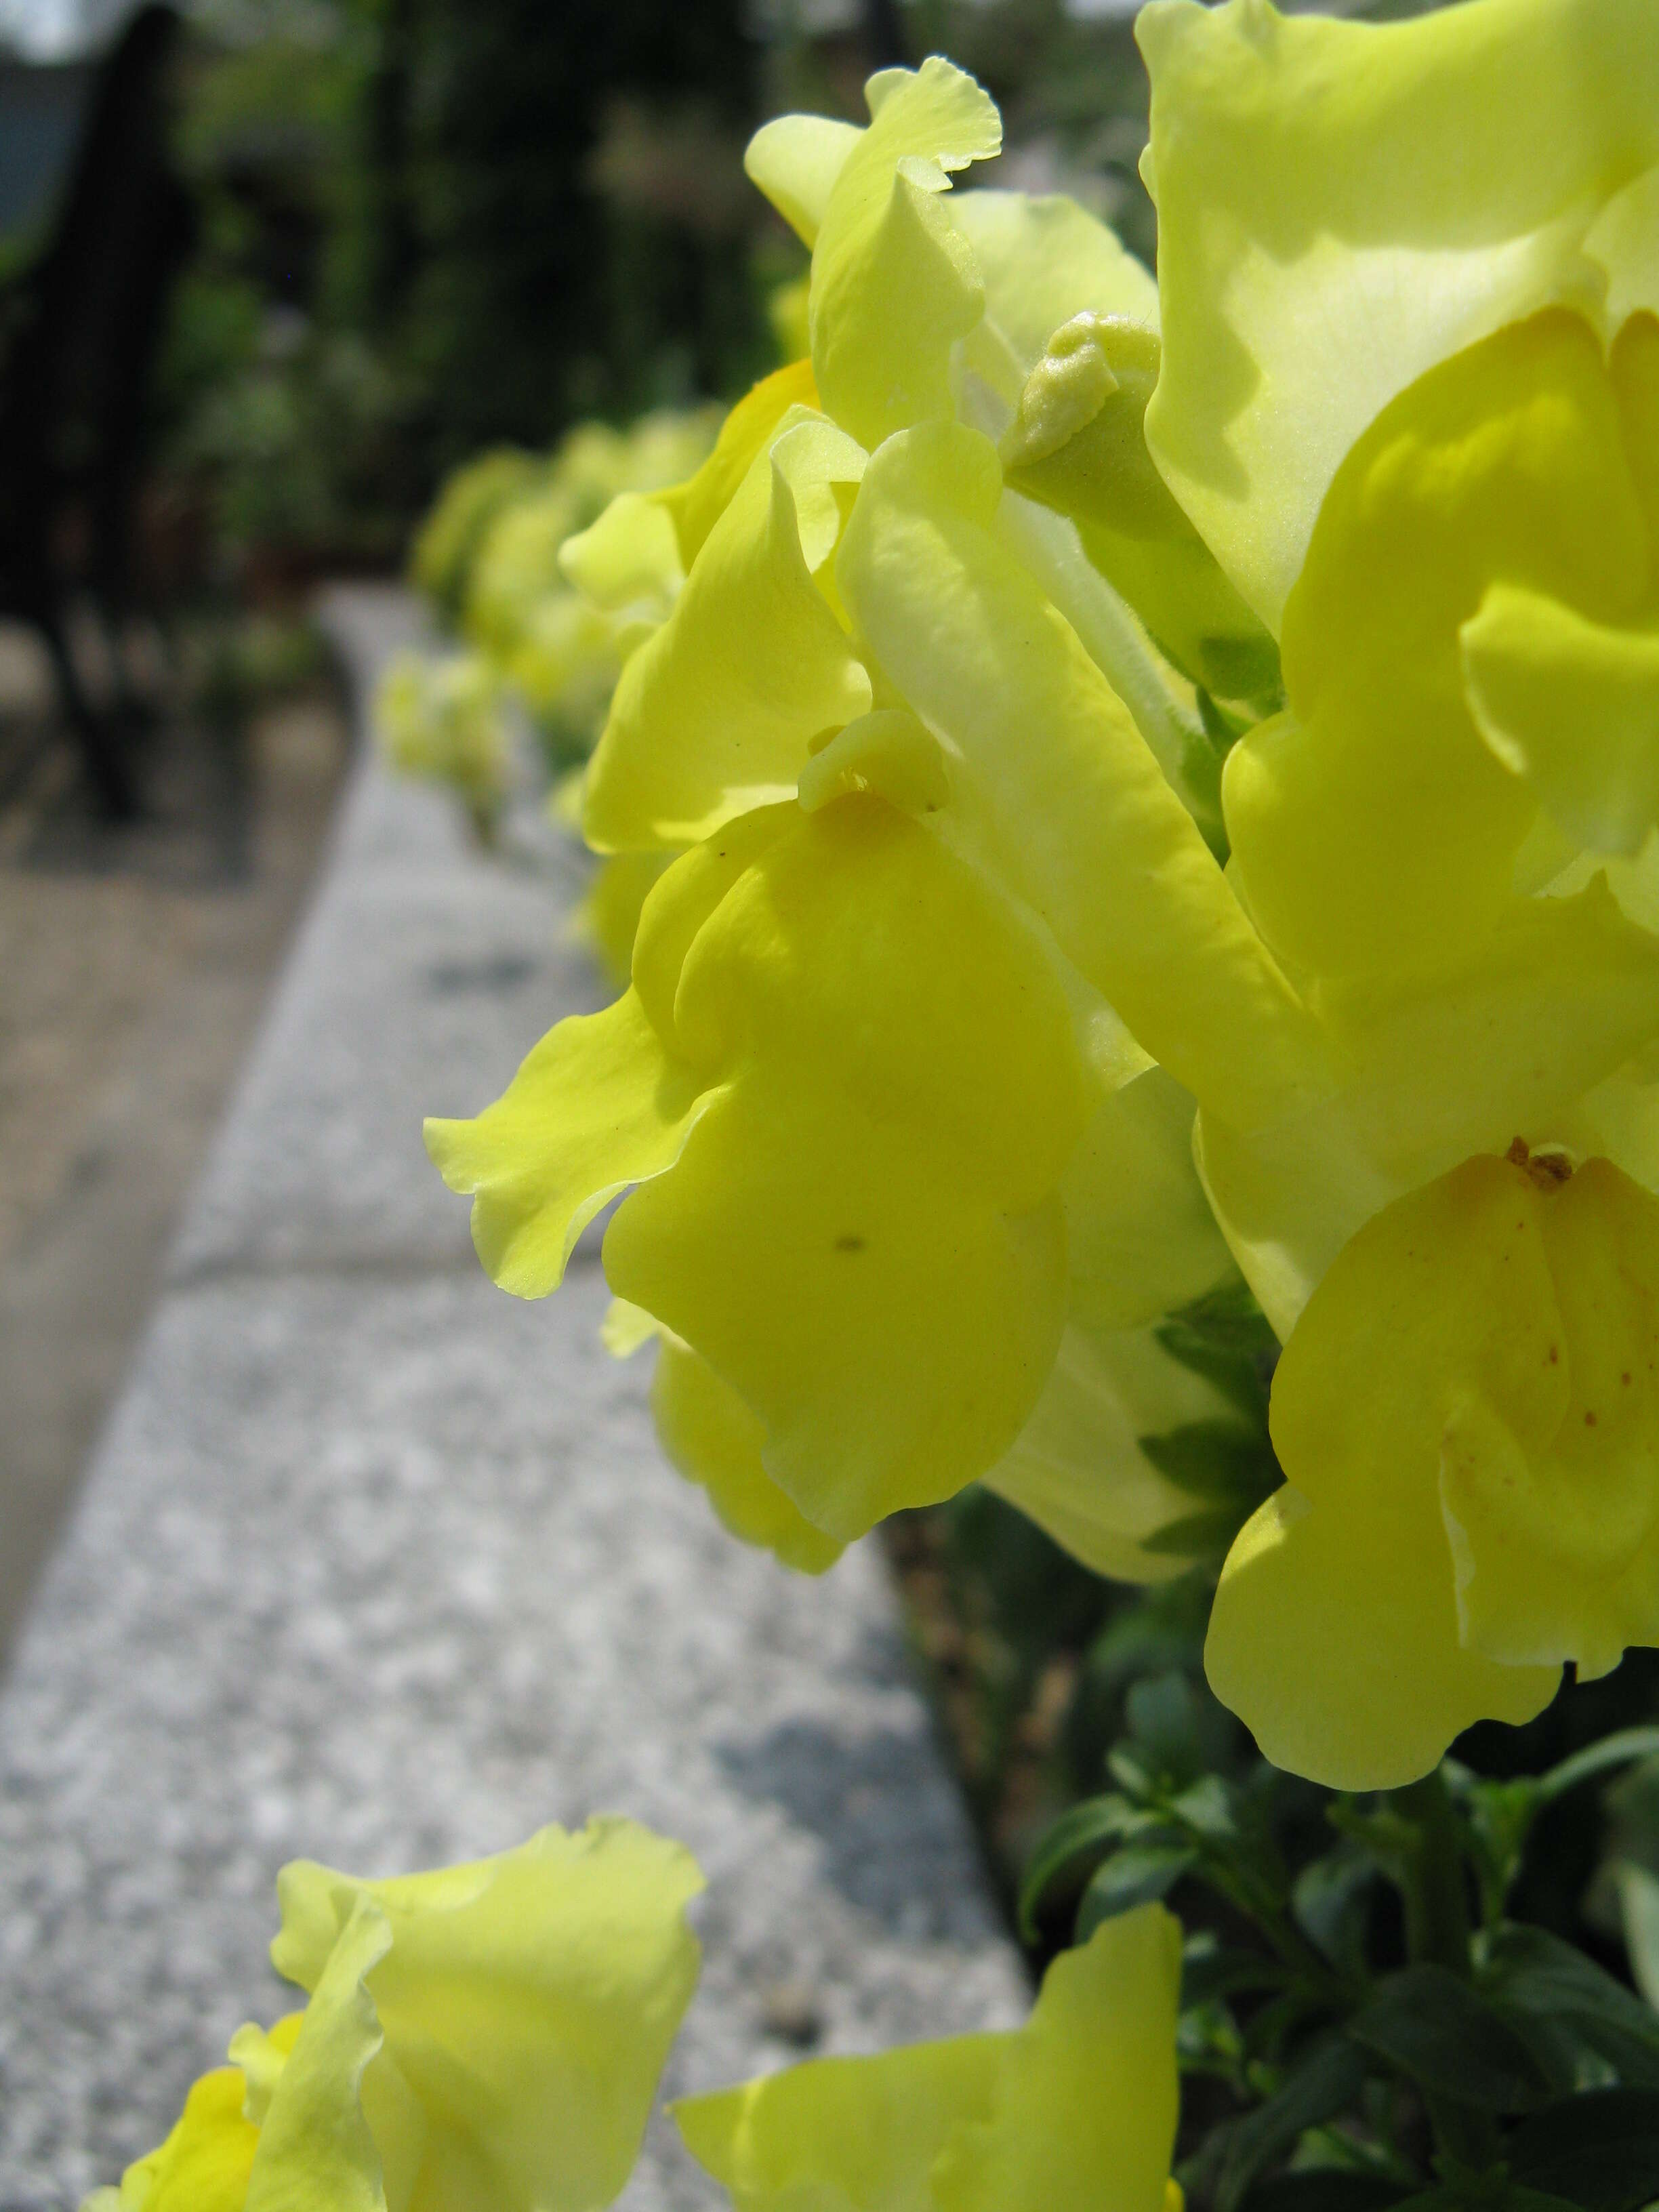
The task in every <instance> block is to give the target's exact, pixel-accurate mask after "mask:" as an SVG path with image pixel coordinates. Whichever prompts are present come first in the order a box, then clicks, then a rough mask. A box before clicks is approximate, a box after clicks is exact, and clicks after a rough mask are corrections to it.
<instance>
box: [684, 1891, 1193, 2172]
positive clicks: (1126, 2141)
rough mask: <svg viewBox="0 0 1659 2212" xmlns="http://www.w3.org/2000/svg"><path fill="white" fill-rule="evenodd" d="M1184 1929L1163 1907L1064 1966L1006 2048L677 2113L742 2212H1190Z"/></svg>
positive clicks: (935, 2056) (1053, 1971)
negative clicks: (1180, 2016) (1181, 2072)
mask: <svg viewBox="0 0 1659 2212" xmlns="http://www.w3.org/2000/svg"><path fill="white" fill-rule="evenodd" d="M1180 1978H1181V1931H1180V1929H1179V1926H1178V1925H1177V1923H1176V1922H1175V1921H1174V1920H1173V1919H1171V1917H1170V1915H1169V1914H1168V1913H1167V1912H1165V1911H1164V1909H1163V1907H1162V1906H1161V1905H1142V1906H1140V1907H1139V1909H1138V1910H1137V1911H1133V1912H1131V1913H1127V1914H1125V1915H1124V1916H1123V1917H1121V1918H1120V1919H1115V1920H1109V1921H1106V1922H1104V1923H1103V1924H1102V1926H1101V1927H1099V1928H1098V1929H1096V1931H1095V1933H1094V1935H1093V1936H1091V1939H1090V1940H1089V1942H1087V1943H1086V1944H1085V1945H1083V1946H1082V1947H1081V1948H1079V1949H1077V1950H1074V1951H1067V1952H1064V1953H1062V1954H1061V1955H1060V1957H1059V1958H1058V1959H1056V1960H1054V1964H1053V1965H1052V1966H1050V1967H1049V1969H1048V1972H1047V1973H1046V1974H1045V1975H1044V1977H1043V1982H1042V1990H1041V1992H1040V1994H1039V1995H1038V1997H1037V2001H1036V2006H1035V2008H1033V2010H1032V2014H1031V2017H1030V2021H1028V2022H1027V2023H1026V2025H1025V2026H1024V2027H1022V2028H1019V2029H1018V2030H1016V2031H1014V2032H1013V2033H1004V2034H983V2035H960V2036H955V2037H952V2038H951V2039H949V2040H948V2041H945V2042H939V2043H921V2044H915V2045H909V2046H908V2047H907V2048H902V2049H899V2050H896V2051H883V2052H881V2053H880V2054H878V2056H876V2057H867V2058H817V2059H810V2060H808V2061H807V2062H806V2063H805V2064H804V2065H800V2066H793V2067H790V2068H788V2069H786V2070H785V2071H784V2072H782V2073H780V2074H772V2075H767V2076H766V2077H765V2078H764V2079H763V2080H761V2081H750V2082H748V2083H746V2084H744V2086H743V2087H740V2088H736V2089H726V2090H723V2091H720V2092H718V2093H715V2094H714V2095H712V2096H703V2097H690V2098H684V2099H682V2100H680V2102H679V2103H678V2104H677V2105H676V2106H674V2107H673V2108H672V2109H673V2113H674V2118H675V2119H676V2121H677V2122H678V2126H679V2130H680V2133H681V2135H682V2136H684V2140H685V2142H686V2144H687V2146H688V2148H690V2151H691V2153H692V2154H693V2156H694V2157H695V2158H696V2160H698V2162H699V2163H700V2164H701V2165H702V2166H704V2167H706V2168H707V2169H708V2172H710V2173H712V2174H713V2175H714V2178H715V2179H716V2180H718V2181H720V2183H722V2184H723V2185H725V2187H726V2189H727V2190H728V2191H730V2192H731V2197H732V2205H733V2207H734V2212H794V2208H796V2207H803V2208H804V2207H805V2206H808V2205H811V2206H820V2205H821V2206H823V2207H824V2208H826V2212H828V2208H829V2207H831V2206H833V2207H834V2208H835V2209H836V2212H1179V2207H1180V2204H1181V2201H1182V2200H1181V2192H1180V2191H1179V2189H1178V2188H1177V2187H1176V2184H1175V2183H1174V2182H1173V2181H1172V2180H1171V2179H1170V2157H1171V2154H1172V2152H1173V2149H1174V2144H1175V2130H1176V2109H1177V2103H1178V2087H1177V2083H1176V2059H1175V2027H1176V2002H1177V1992H1178V1990H1179V1985H1180Z"/></svg>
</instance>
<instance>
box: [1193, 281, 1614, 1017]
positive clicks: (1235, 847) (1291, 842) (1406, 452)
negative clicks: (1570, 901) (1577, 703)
mask: <svg viewBox="0 0 1659 2212" xmlns="http://www.w3.org/2000/svg"><path fill="white" fill-rule="evenodd" d="M1649 570H1650V549H1649V544H1648V537H1647V525H1646V520H1645V517H1644V513H1643V511H1642V507H1641V505H1640V502H1639V501H1638V498H1637V495H1636V489H1635V486H1634V483H1633V481H1632V474H1631V470H1630V465H1629V460H1628V457H1627V453H1626V444H1625V439H1624V433H1623V428H1622V425H1621V422H1620V410H1619V408H1618V405H1617V402H1616V398H1615V395H1614V392H1613V386H1612V384H1611V382H1610V380H1609V379H1608V376H1607V371H1606V368H1605V365H1604V363H1603V360H1602V356H1601V348H1600V346H1599V344H1598V343H1597V342H1596V339H1595V334H1594V333H1593V332H1592V331H1591V330H1590V328H1589V325H1587V324H1586V323H1585V322H1584V321H1583V319H1581V318H1580V317H1578V316H1577V315H1571V314H1567V313H1553V314H1548V315H1542V316H1539V317H1537V318H1535V319H1534V320H1532V321H1531V322H1529V323H1527V324H1525V325H1520V326H1518V327H1516V328H1515V329H1511V330H1508V331H1504V332H1502V333H1501V334H1500V335H1499V336H1498V337H1495V338H1492V339H1490V340H1488V341H1486V343H1484V344H1482V345H1480V346H1477V347H1475V348H1474V349H1471V350H1470V351H1468V352H1467V353H1465V354H1462V355H1461V356H1458V357H1457V358H1456V359H1455V360H1453V361H1451V362H1447V363H1445V364H1444V365H1443V366H1442V367H1441V368H1437V369H1436V370H1435V371H1434V372H1433V373H1432V374H1430V375H1428V376H1425V378H1424V379H1423V380H1421V381H1420V382H1419V383H1418V384H1416V385H1414V386H1413V387H1412V388H1411V389H1410V390H1409V391H1408V392H1406V393H1404V394H1403V395H1402V396H1401V398H1400V399H1399V400H1398V401H1397V402H1396V403H1395V404H1394V405H1392V406H1391V407H1390V408H1389V410H1387V411H1386V413H1385V414H1384V415H1383V416H1382V417H1381V418H1380V419H1379V420H1378V421H1377V422H1376V423H1375V424H1374V425H1373V426H1372V427H1371V428H1370V430H1369V431H1368V432H1367V433H1366V434H1365V435H1364V438H1362V439H1361V441H1359V443H1358V445H1357V446H1356V447H1355V448H1354V450H1353V452H1352V453H1351V454H1350V455H1349V457H1348V459H1346V461H1345V463H1344V464H1343V466H1342V468H1341V470H1340V472H1339V473H1338V475H1337V477H1336V480H1335V482H1334V483H1333V484H1332V486H1331V489H1330V492H1329V494H1328V497H1327V499H1326V501H1325V503H1324V506H1323V507H1322V511H1321V513H1320V517H1319V523H1318V527H1317V529H1316V532H1315V533H1314V538H1313V543H1312V544H1311V546H1310V550H1309V554H1308V560H1307V565H1306V568H1305V569H1304V573H1303V575H1302V577H1301V580H1299V582H1298V583H1297V588H1296V591H1295V592H1294V594H1293V595H1292V597H1291V601H1290V604H1289V605H1288V606H1287V607H1286V609H1285V627H1284V635H1283V639H1282V645H1283V651H1284V669H1285V689H1286V692H1287V696H1288V698H1289V702H1290V709H1291V711H1290V712H1289V713H1288V714H1285V716H1283V717H1282V718H1280V719H1279V720H1278V721H1276V722H1273V723H1270V724H1267V725H1264V726H1261V728H1258V729H1257V730H1255V731H1253V732H1251V733H1250V734H1249V736H1247V737H1246V738H1244V739H1243V741H1242V742H1241V743H1240V744H1237V745H1236V746H1234V748H1233V750H1232V751H1231V754H1230V755H1229V757H1228V760H1227V767H1226V773H1225V780H1224V783H1223V797H1224V801H1225V811H1226V817H1227V829H1228V836H1229V837H1230V839H1231V845H1232V854H1233V866H1234V869H1235V870H1236V872H1237V878H1238V882H1239V884H1240V889H1241V892H1242V895H1243V898H1244V900H1245V902H1246V903H1247V904H1248V905H1249V908H1250V911H1251V913H1252V914H1253V915H1255V920H1256V921H1257V923H1258V925H1259V926H1260V927H1261V930H1262V931H1263V933H1264V934H1265V935H1266V936H1267V939H1268V942H1269V943H1270V944H1271V945H1273V947H1274V949H1275V950H1276V951H1278V953H1279V957H1280V958H1281V959H1283V960H1284V961H1285V963H1287V965H1290V966H1291V968H1292V969H1293V970H1294V971H1295V972H1297V973H1303V972H1311V973H1313V974H1316V975H1349V974H1358V973H1365V972H1368V971H1370V972H1376V971H1378V970H1383V969H1390V968H1392V969H1403V968H1408V967H1422V966H1426V965H1428V964H1431V963H1433V962H1434V961H1436V960H1437V959H1438V958H1439V957H1441V956H1442V954H1443V951H1444V950H1445V948H1446V947H1447V946H1448V945H1458V944H1461V943H1466V942H1467V941H1468V939H1469V937H1470V935H1471V933H1473V932H1474V931H1476V930H1478V929H1480V928H1482V927H1485V926H1486V924H1487V923H1489V922H1490V921H1492V919H1493V918H1494V917H1495V916H1496V915H1497V914H1498V912H1499V910H1500V909H1501V908H1502V907H1503V904H1504V901H1505V900H1506V899H1507V898H1508V897H1509V896H1510V886H1511V882H1512V879H1513V875H1514V870H1515V862H1516V852H1517V850H1518V848H1519V847H1520V844H1521V841H1522V837H1523V836H1525V835H1526V832H1527V830H1528V827H1529V825H1530V823H1531V822H1532V819H1533V817H1534V799H1533V798H1532V795H1531V793H1530V792H1529V791H1528V787H1526V785H1525V784H1523V783H1522V782H1521V781H1518V780H1517V779H1516V776H1515V775H1512V774H1511V773H1510V771H1509V769H1506V768H1504V767H1503V766H1501V765H1500V763H1499V762H1498V759H1496V758H1495V757H1494V756H1493V754H1492V750H1490V749H1489V748H1488V746H1487V745H1486V744H1485V743H1483V742H1482V739H1481V736H1480V732H1479V730H1478V729H1477V728H1476V726H1475V723H1474V720H1473V719H1472V717H1471V715H1470V714H1469V711H1468V700H1467V697H1466V693H1465V678H1464V666H1463V659H1462V648H1461V646H1460V640H1459V630H1460V628H1461V626H1462V624H1464V623H1466V622H1468V620H1469V618H1470V617H1473V616H1474V615H1475V614H1476V612H1477V611H1478V609H1479V608H1480V604H1481V601H1482V599H1483V598H1484V597H1485V595H1486V590H1487V586H1488V584H1489V582H1490V581H1491V580H1492V578H1493V577H1495V576H1497V577H1502V578H1504V580H1506V581H1507V582H1508V583H1510V584H1511V585H1514V586H1521V587H1525V588H1529V589H1531V590H1534V591H1537V592H1541V593H1543V594H1544V595H1545V596H1547V597H1548V598H1552V599H1565V600H1566V601H1568V602H1569V603H1570V604H1571V605H1574V606H1576V607H1577V608H1578V609H1579V610H1580V611H1582V612H1583V614H1584V615H1585V616H1586V617H1587V618H1589V619H1590V620H1592V621H1595V622H1613V623H1617V622H1620V621H1621V620H1623V619H1624V618H1625V617H1626V615H1627V613H1629V612H1631V611H1634V609H1635V608H1636V606H1637V605H1638V604H1639V601H1640V598H1641V595H1642V592H1643V591H1644V588H1645V586H1646V583H1647V580H1648V575H1649ZM1575 726H1576V719H1575ZM1575 742H1576V738H1575Z"/></svg>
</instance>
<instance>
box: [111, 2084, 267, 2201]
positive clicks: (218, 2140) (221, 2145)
mask: <svg viewBox="0 0 1659 2212" xmlns="http://www.w3.org/2000/svg"><path fill="white" fill-rule="evenodd" d="M243 2087H244V2084H243V2080H242V2075H241V2071H240V2068H238V2067H234V2066H221V2067H218V2068H216V2069H215V2071H214V2072H212V2073H211V2074H204V2075H202V2077H201V2079H200V2080H199V2081H197V2082H195V2083H194V2084H193V2085H192V2087H191V2092H190V2094H189V2095H188V2096H187V2097H186V2098H185V2109H184V2111H183V2112H181V2113H180V2114H179V2119H178V2122H177V2124H175V2126H174V2127H173V2131H172V2133H171V2134H170V2135H169V2136H167V2141H166V2142H164V2143H162V2144H161V2145H160V2146H159V2148H156V2149H155V2150H153V2151H151V2152H150V2153H149V2155H148V2157H145V2158H141V2159H137V2160H134V2162H133V2163H132V2165H131V2166H128V2168H127V2170H126V2172H125V2173H124V2174H123V2175H122V2177H121V2186H120V2189H119V2191H115V2190H113V2189H108V2190H100V2191H97V2192H96V2195H95V2196H94V2197H89V2198H88V2201H87V2206H86V2207H85V2208H83V2212H91V2208H92V2207H93V2206H94V2205H98V2206H100V2212H243V2206H244V2204H245V2203H246V2197H247V2183H248V2175H249V2174H250V2172H252V2167H253V2154H254V2150H255V2148H257V2146H258V2141H259V2133H258V2129H257V2128H255V2127H254V2126H252V2124H251V2123H250V2122H249V2121H247V2120H246V2119H244V2118H243V2117H242V2095H243Z"/></svg>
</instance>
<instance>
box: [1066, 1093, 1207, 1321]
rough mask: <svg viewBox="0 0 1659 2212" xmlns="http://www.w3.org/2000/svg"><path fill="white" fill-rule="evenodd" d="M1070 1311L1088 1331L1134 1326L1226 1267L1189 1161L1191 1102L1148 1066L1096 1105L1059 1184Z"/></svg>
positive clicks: (1187, 1299)
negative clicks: (1064, 1230)
mask: <svg viewBox="0 0 1659 2212" xmlns="http://www.w3.org/2000/svg"><path fill="white" fill-rule="evenodd" d="M1060 1194H1061V1197H1062V1199H1063V1200H1064V1201H1065V1206H1066V1252H1067V1257H1068V1260H1069V1263H1070V1269H1071V1286H1072V1312H1073V1316H1074V1318H1075V1319H1077V1320H1079V1321H1080V1322H1083V1323H1084V1324H1085V1327H1087V1328H1090V1329H1091V1330H1093V1331H1094V1332H1096V1333H1097V1334H1098V1333H1100V1332H1103V1331H1115V1330H1121V1329H1130V1328H1140V1327H1141V1326H1143V1325H1144V1324H1145V1323H1146V1322H1153V1321H1157V1320H1159V1319H1161V1318H1162V1316H1164V1314H1166V1313H1171V1312H1173V1311H1174V1310H1176V1308H1177V1307H1179V1306H1184V1305H1189V1304H1191V1303H1192V1301H1193V1300H1194V1298H1197V1297H1201V1296H1202V1295H1203V1293H1204V1292H1205V1291H1208V1290H1210V1289H1212V1288H1213V1286H1214V1285H1216V1284H1217V1283H1218V1282H1219V1281H1220V1280H1221V1279H1222V1278H1223V1276H1225V1275H1231V1273H1232V1264H1231V1256H1230V1255H1229V1253H1228V1250H1227V1245H1226V1242H1225V1239H1224V1237H1222V1234H1221V1231H1220V1230H1219V1229H1218V1227H1217V1226H1216V1220H1215V1216H1214V1214H1213V1213H1212V1212H1211V1210H1210V1206H1209V1201H1208V1200H1207V1199H1206V1197H1205V1194H1204V1188H1203V1185H1202V1184H1201V1183H1200V1181H1199V1179H1198V1174H1197V1170H1196V1169H1195V1168H1194V1164H1193V1102H1192V1098H1191V1097H1190V1095H1189V1094H1188V1092H1186V1091H1183V1090H1182V1088H1181V1085H1179V1084H1178V1083H1176V1081H1175V1080H1174V1079H1173V1078H1172V1077H1170V1075H1168V1074H1167V1073H1165V1072H1164V1069H1163V1068H1161V1067H1149V1068H1147V1069H1146V1071H1145V1072H1144V1073H1140V1074H1138V1075H1136V1076H1135V1077H1133V1079H1132V1080H1130V1081H1129V1082H1127V1083H1124V1084H1121V1085H1119V1086H1118V1087H1117V1088H1116V1089H1115V1090H1114V1091H1112V1092H1111V1094H1110V1096H1109V1097H1107V1098H1105V1099H1103V1101H1102V1103H1100V1104H1099V1105H1098V1106H1097V1108H1096V1109H1095V1113H1094V1116H1093V1118H1092V1120H1091V1121H1090V1124H1089V1127H1088V1129H1087V1131H1086V1132H1085V1135H1084V1139H1083V1141H1082V1143H1081V1144H1080V1145H1079V1146H1078V1148H1077V1151H1076V1152H1074V1153H1073V1156H1072V1158H1071V1160H1070V1161H1069V1162H1068V1164H1067V1165H1066V1175H1065V1179H1064V1181H1063V1182H1062V1183H1061V1186H1060Z"/></svg>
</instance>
